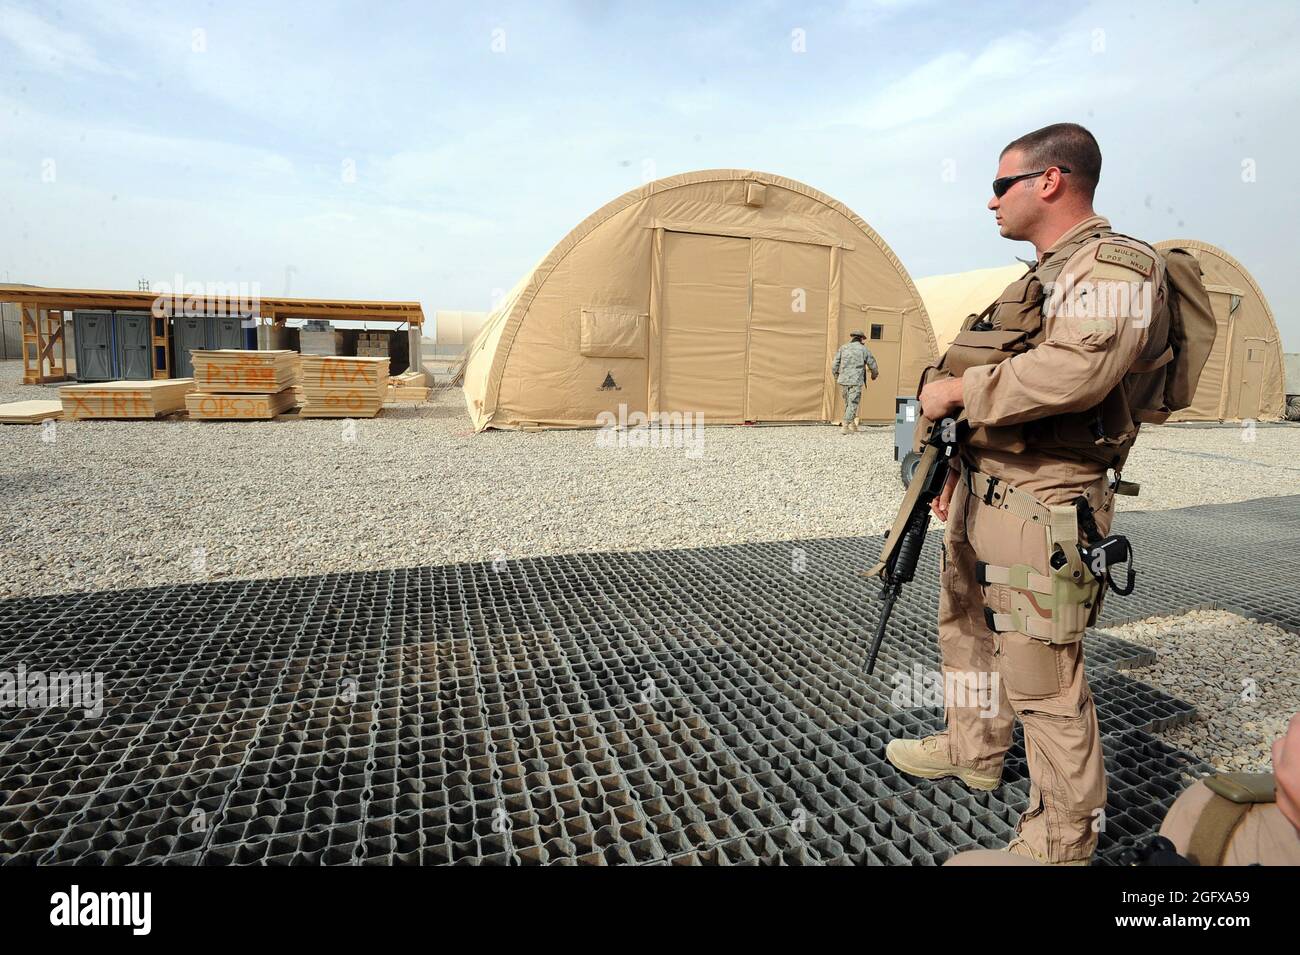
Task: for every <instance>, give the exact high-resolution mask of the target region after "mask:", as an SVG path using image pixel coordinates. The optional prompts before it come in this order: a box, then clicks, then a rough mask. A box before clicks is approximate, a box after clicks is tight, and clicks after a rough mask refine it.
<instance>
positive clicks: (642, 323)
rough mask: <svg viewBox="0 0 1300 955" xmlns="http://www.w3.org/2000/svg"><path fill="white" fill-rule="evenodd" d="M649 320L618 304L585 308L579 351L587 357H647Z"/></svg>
mask: <svg viewBox="0 0 1300 955" xmlns="http://www.w3.org/2000/svg"><path fill="white" fill-rule="evenodd" d="M648 320H649V316H648V315H647V314H646V313H644V312H637V311H635V310H634V309H630V308H625V307H620V306H617V305H609V306H591V307H588V308H584V309H583V310H582V327H581V341H580V344H579V351H580V353H581V354H583V355H585V356H587V357H588V358H644V357H645V356H646V328H647V325H648Z"/></svg>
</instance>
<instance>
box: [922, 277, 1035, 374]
mask: <svg viewBox="0 0 1300 955" xmlns="http://www.w3.org/2000/svg"><path fill="white" fill-rule="evenodd" d="M1027 269H1028V266H1026V265H1025V264H1024V263H1022V262H1017V263H1016V264H1015V265H999V266H996V267H995V268H991V269H974V270H972V271H970V272H953V273H950V274H948V275H931V276H929V277H928V278H923V279H917V280H916V290H917V291H918V292H920V293H921V300H922V301H923V302H925V311H926V314H927V315H929V316H930V325H931V327H932V328H933V329H934V338H935V342H936V343H937V344H938V347H939V354H941V355H942V354H943V353H944V351H946V350H947V348H948V346H949V345H951V344H952V340H953V339H954V338H956V337H957V332H958V331H959V330H960V329H961V323H962V322H964V321H965V320H966V316H967V315H970V314H972V313H974V314H979V313H980V312H982V311H984V309H985V307H986V306H988V305H989V304H990V303H991V302H993V301H995V300H996V299H997V297H998V296H999V295H1001V294H1002V292H1003V290H1004V289H1005V288H1006V287H1007V286H1008V285H1010V284H1011V283H1012V282H1014V281H1016V280H1017V279H1019V278H1020V277H1021V276H1023V275H1024V274H1025V272H1026V270H1027Z"/></svg>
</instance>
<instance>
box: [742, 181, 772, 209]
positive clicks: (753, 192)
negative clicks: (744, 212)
mask: <svg viewBox="0 0 1300 955" xmlns="http://www.w3.org/2000/svg"><path fill="white" fill-rule="evenodd" d="M765 202H767V186H765V185H763V184H762V183H761V182H751V183H748V184H747V185H746V187H745V205H747V206H761V205H763V204H764V203H765Z"/></svg>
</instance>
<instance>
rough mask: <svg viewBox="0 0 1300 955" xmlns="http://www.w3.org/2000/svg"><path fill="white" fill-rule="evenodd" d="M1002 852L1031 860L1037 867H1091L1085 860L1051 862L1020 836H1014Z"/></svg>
mask: <svg viewBox="0 0 1300 955" xmlns="http://www.w3.org/2000/svg"><path fill="white" fill-rule="evenodd" d="M1003 851H1004V852H1006V853H1008V854H1010V855H1013V856H1024V857H1025V858H1026V859H1033V860H1034V861H1035V862H1037V863H1038V864H1039V865H1091V863H1090V862H1089V860H1087V859H1072V860H1070V861H1069V862H1052V861H1050V860H1049V859H1048V858H1047V856H1045V855H1043V854H1042V853H1041V852H1039V851H1038V850H1037V849H1035V848H1034V847H1033V846H1031V845H1030V844H1029V843H1027V842H1025V840H1024V839H1022V838H1021V837H1020V836H1016V837H1015V838H1014V839H1012V840H1011V842H1009V843H1008V844H1007V847H1006V849H1004V850H1003Z"/></svg>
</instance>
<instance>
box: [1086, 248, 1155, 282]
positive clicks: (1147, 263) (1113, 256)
mask: <svg viewBox="0 0 1300 955" xmlns="http://www.w3.org/2000/svg"><path fill="white" fill-rule="evenodd" d="M1097 261H1098V262H1109V263H1110V264H1111V265H1121V266H1123V267H1124V268H1126V269H1132V270H1133V271H1134V272H1137V273H1138V274H1139V275H1141V276H1143V277H1149V276H1150V275H1151V272H1152V270H1153V269H1154V268H1155V265H1156V261H1155V259H1153V258H1152V257H1151V256H1149V255H1147V254H1146V253H1145V252H1143V251H1142V250H1141V249H1134V248H1130V247H1129V246H1127V245H1120V244H1119V243H1117V242H1103V243H1101V245H1099V246H1097Z"/></svg>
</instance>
